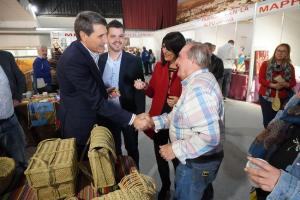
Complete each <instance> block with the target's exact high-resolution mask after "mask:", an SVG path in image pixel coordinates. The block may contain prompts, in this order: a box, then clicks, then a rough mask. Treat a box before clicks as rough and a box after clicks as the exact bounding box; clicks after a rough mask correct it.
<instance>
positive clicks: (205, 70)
mask: <svg viewBox="0 0 300 200" xmlns="http://www.w3.org/2000/svg"><path fill="white" fill-rule="evenodd" d="M206 72H208V68H204V69H199V70H197V71H195V72H193V73H191V74H190V75H189V76H188V77H186V78H185V79H183V80H182V81H181V84H182V86H187V85H188V84H189V83H190V82H191V81H192V80H193V78H194V77H195V76H197V75H198V74H202V73H206Z"/></svg>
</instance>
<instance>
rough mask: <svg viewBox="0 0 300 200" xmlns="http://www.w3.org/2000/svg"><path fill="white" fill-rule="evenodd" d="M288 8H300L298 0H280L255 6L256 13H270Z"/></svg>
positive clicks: (299, 0)
mask: <svg viewBox="0 0 300 200" xmlns="http://www.w3.org/2000/svg"><path fill="white" fill-rule="evenodd" d="M290 8H298V9H300V0H281V1H273V2H262V3H259V4H258V6H257V15H264V14H270V13H273V12H276V11H282V10H286V9H290Z"/></svg>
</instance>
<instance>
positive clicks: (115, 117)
mask: <svg viewBox="0 0 300 200" xmlns="http://www.w3.org/2000/svg"><path fill="white" fill-rule="evenodd" d="M57 78H58V83H59V86H60V98H61V101H60V109H59V118H60V120H61V124H62V136H63V137H65V138H70V137H75V138H76V139H77V144H79V145H84V144H85V143H86V141H87V139H88V137H89V135H90V131H91V130H92V128H93V126H94V124H96V123H97V122H99V118H100V117H104V118H107V119H109V120H111V121H113V122H115V123H117V124H119V125H121V126H127V125H128V124H129V121H130V119H131V117H132V114H131V113H129V112H127V111H125V110H123V109H121V108H119V107H118V106H115V105H114V104H112V103H110V102H109V101H107V96H108V95H107V92H106V88H105V86H104V83H103V81H102V78H101V76H100V72H99V70H98V68H97V66H96V64H95V62H94V60H93V58H92V57H91V55H90V54H89V52H88V51H87V49H86V48H85V47H84V46H83V45H82V44H81V42H79V41H74V42H72V43H71V45H70V46H69V47H67V48H66V49H65V51H64V53H63V54H62V56H61V58H60V60H59V62H58V65H57ZM100 125H101V124H100Z"/></svg>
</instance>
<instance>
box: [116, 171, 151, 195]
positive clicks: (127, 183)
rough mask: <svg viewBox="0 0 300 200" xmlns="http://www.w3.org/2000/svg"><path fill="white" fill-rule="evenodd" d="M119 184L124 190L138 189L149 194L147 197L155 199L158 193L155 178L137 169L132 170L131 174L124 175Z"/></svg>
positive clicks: (144, 193)
mask: <svg viewBox="0 0 300 200" xmlns="http://www.w3.org/2000/svg"><path fill="white" fill-rule="evenodd" d="M118 185H119V187H120V189H121V190H123V191H125V190H131V189H135V190H138V191H140V192H141V193H142V194H143V195H145V196H147V199H153V198H154V195H155V193H156V185H155V181H154V180H153V178H151V177H150V176H146V175H143V174H140V173H139V172H138V171H137V169H134V170H132V172H131V173H130V174H129V175H127V176H124V178H122V180H121V181H120V183H119V184H118Z"/></svg>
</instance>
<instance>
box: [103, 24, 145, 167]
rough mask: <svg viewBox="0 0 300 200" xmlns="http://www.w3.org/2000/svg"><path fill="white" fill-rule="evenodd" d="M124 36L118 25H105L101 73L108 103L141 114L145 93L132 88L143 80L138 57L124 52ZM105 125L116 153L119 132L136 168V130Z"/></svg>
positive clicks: (137, 155)
mask: <svg viewBox="0 0 300 200" xmlns="http://www.w3.org/2000/svg"><path fill="white" fill-rule="evenodd" d="M124 37H125V33H124V27H123V24H122V23H121V22H119V21H117V20H113V21H111V22H110V23H109V24H108V25H107V41H108V52H107V53H103V54H101V55H100V58H99V69H100V74H101V75H102V79H103V82H104V84H105V86H106V88H107V90H108V94H109V99H108V101H110V102H111V103H113V104H114V105H116V106H118V107H120V108H123V109H125V110H127V111H128V112H132V113H135V114H140V113H143V112H145V94H144V92H143V91H140V90H136V89H135V88H134V80H136V79H142V80H144V76H143V71H142V69H141V67H140V65H139V64H140V58H138V57H136V56H134V55H132V54H130V53H127V52H125V51H124V50H123V47H124ZM106 123H107V125H106V126H107V127H108V128H109V129H110V131H111V132H112V134H113V136H114V140H115V144H116V153H117V154H118V155H121V154H122V149H121V146H122V139H121V132H122V133H123V138H124V144H125V148H126V150H127V153H128V155H129V156H131V157H132V158H133V160H134V161H135V163H136V165H137V167H139V150H138V133H137V131H136V130H135V129H134V128H133V127H130V126H128V127H121V126H119V125H118V124H117V123H113V122H112V121H110V120H108V121H107V122H106Z"/></svg>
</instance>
